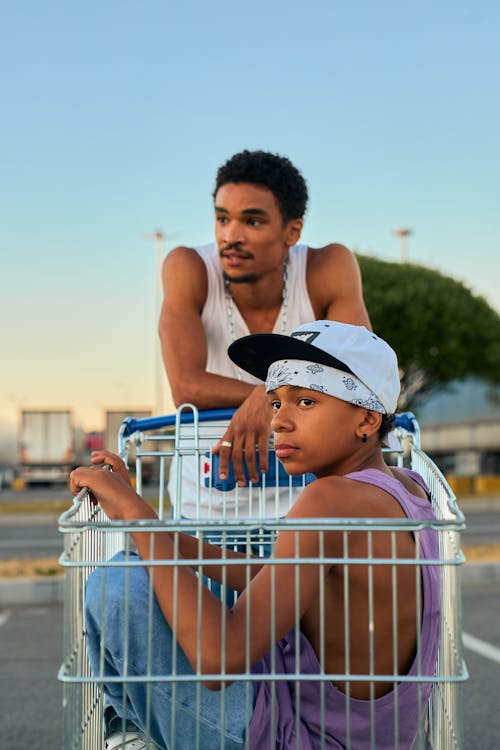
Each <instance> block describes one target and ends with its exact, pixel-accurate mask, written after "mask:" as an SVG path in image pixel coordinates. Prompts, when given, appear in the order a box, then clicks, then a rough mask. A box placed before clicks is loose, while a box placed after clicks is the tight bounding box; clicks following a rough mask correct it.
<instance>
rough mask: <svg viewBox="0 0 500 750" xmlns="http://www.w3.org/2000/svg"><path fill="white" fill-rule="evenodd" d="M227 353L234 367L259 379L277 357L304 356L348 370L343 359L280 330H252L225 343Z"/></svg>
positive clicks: (265, 375)
mask: <svg viewBox="0 0 500 750" xmlns="http://www.w3.org/2000/svg"><path fill="white" fill-rule="evenodd" d="M227 353H228V355H229V357H230V359H232V361H233V362H234V363H235V364H236V365H238V367H240V368H241V369H242V370H245V371H246V372H249V373H250V375H254V376H255V377H256V378H259V380H265V379H266V377H267V371H268V369H269V367H270V366H271V365H272V364H273V362H277V361H278V360H280V359H304V360H306V361H311V362H317V363H318V364H320V365H328V367H335V368H337V370H342V371H343V372H351V373H352V370H351V369H350V368H349V367H348V366H347V365H346V364H345V363H344V362H341V361H340V360H339V359H337V358H336V357H334V356H332V355H331V354H328V352H325V351H323V349H320V348H319V347H317V346H314V344H309V343H307V342H306V341H302V340H301V339H299V338H293V336H284V335H283V334H280V333H252V334H250V336H244V337H243V338H241V339H236V341H233V343H232V344H231V345H230V346H229V348H228V350H227Z"/></svg>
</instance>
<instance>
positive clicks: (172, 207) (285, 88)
mask: <svg viewBox="0 0 500 750" xmlns="http://www.w3.org/2000/svg"><path fill="white" fill-rule="evenodd" d="M499 29H500V5H499V4H498V3H497V2H496V1H494V0H491V1H490V2H485V1H482V0H479V2H472V1H471V2H463V1H462V0H441V2H436V1H435V0H433V1H432V2H430V1H429V0H424V1H423V2H419V3H409V2H403V1H402V0H399V1H397V2H396V1H395V2H386V1H384V0H379V2H376V3H375V2H372V1H371V0H357V1H354V0H353V1H352V2H345V1H343V2H340V1H338V0H310V1H309V2H308V3H305V2H297V1H296V0H287V1H286V2H285V1H284V0H276V1H274V2H273V0H266V2H264V1H263V0H255V1H254V2H252V3H241V2H234V0H233V2H228V1H227V0H221V1H220V2H218V3H209V2H205V1H203V2H202V1H201V0H198V1H197V2H193V0H184V2H182V3H180V2H179V3H175V4H174V3H172V2H168V0H162V2H148V0H145V1H144V2H138V1H137V2H130V0H128V1H127V0H120V2H118V0H108V1H105V2H96V1H95V0H89V1H88V2H85V3H83V2H82V3H68V2H62V0H61V1H60V2H53V1H51V0H46V1H45V2H38V1H35V0H19V2H16V3H11V4H9V5H8V6H5V7H4V8H3V10H2V11H1V15H0V63H1V64H0V69H1V73H0V77H1V91H2V125H1V129H2V139H1V148H2V159H1V165H2V166H1V170H0V184H1V187H2V201H1V205H2V220H1V222H0V248H1V253H2V266H1V275H0V316H1V321H2V323H1V325H2V343H1V347H2V380H1V390H0V420H14V419H15V418H16V414H17V412H18V410H19V408H21V407H35V406H41V407H50V406H54V407H70V408H73V409H74V411H75V413H76V416H77V419H78V421H79V422H80V423H82V424H83V425H84V426H85V427H87V428H91V427H100V426H101V422H102V416H101V415H102V413H103V411H104V409H106V408H121V407H122V406H123V407H125V408H134V407H136V408H139V407H143V408H154V407H155V346H156V332H155V329H156V315H157V304H158V296H157V291H156V280H155V273H156V255H155V247H154V243H153V241H152V240H151V239H147V238H146V237H145V233H147V232H151V231H153V230H155V229H157V228H159V229H162V230H163V231H164V232H165V233H166V234H167V235H169V234H171V235H172V236H171V238H170V239H168V240H167V247H169V246H171V245H174V244H180V243H184V244H194V243H197V242H204V241H209V240H210V239H211V238H212V212H211V191H212V185H213V179H214V175H215V171H216V169H217V167H218V166H219V165H220V164H221V163H222V162H223V161H224V160H225V159H226V158H228V157H229V156H231V155H232V154H233V153H234V152H236V151H239V150H241V149H242V148H264V149H268V150H272V151H277V152H280V153H282V154H286V155H287V156H289V157H290V158H291V159H292V161H294V162H295V163H296V165H297V166H298V167H299V168H300V169H301V170H302V171H303V173H304V175H305V177H306V179H307V181H308V185H309V189H310V208H309V212H308V215H307V219H306V225H305V230H304V233H303V239H304V240H305V241H307V242H309V243H310V244H311V245H313V246H315V245H319V244H325V243H326V242H331V241H338V242H342V243H344V244H346V245H348V246H349V247H351V248H352V249H354V250H359V251H362V252H367V253H372V254H375V255H377V256H379V257H381V258H385V259H388V260H398V259H399V243H398V240H397V239H396V238H395V237H394V236H393V234H392V231H393V229H394V228H395V227H398V226H406V227H410V228H412V229H413V230H414V234H413V235H412V237H411V238H410V243H409V254H410V260H413V261H415V262H418V263H423V264H425V265H430V266H432V267H435V268H438V269H440V270H442V271H445V272H446V273H449V274H450V275H453V276H454V277H456V278H458V279H461V280H463V281H465V282H466V283H467V284H468V285H469V286H470V287H471V288H472V289H473V291H474V292H476V293H479V294H482V295H484V296H485V297H486V298H487V299H488V301H489V302H490V303H491V304H492V305H493V306H495V307H496V308H497V309H499V307H500V303H499V297H498V285H499V266H500V261H499V257H500V212H499V205H500V190H499V179H500V177H499V175H500V152H499V148H498V133H499V132H500V122H499V120H500V117H499V113H500V104H499V96H498V92H499V90H500V82H499V77H500V76H499V71H500V59H499V58H500V55H499V51H498V50H499V35H500V32H499Z"/></svg>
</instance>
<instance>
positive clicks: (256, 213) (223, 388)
mask: <svg viewBox="0 0 500 750" xmlns="http://www.w3.org/2000/svg"><path fill="white" fill-rule="evenodd" d="M307 200H308V194H307V187H306V183H305V180H304V178H303V177H302V175H301V174H300V172H299V171H298V170H297V169H296V167H295V166H294V165H293V164H292V163H291V162H290V161H289V160H288V159H287V158H285V157H282V156H279V155H277V154H272V153H268V152H264V151H243V152H241V153H238V154H236V155H234V156H233V157H232V158H231V159H229V160H228V161H227V162H226V163H225V164H224V165H223V166H222V167H221V168H220V169H219V171H218V173H217V178H216V184H215V190H214V210H215V240H216V241H215V243H214V244H210V245H205V246H203V247H197V248H190V247H177V248H175V249H174V250H172V251H171V252H170V253H169V254H168V256H167V258H166V259H165V261H164V265H163V291H164V302H163V307H162V311H161V317H160V324H159V333H160V338H161V343H162V352H163V360H164V363H165V367H166V371H167V375H168V379H169V382H170V386H171V390H172V395H173V399H174V403H175V405H176V406H179V405H180V404H182V403H192V404H194V405H195V406H196V407H197V408H198V409H220V408H232V407H235V408H236V409H237V410H236V412H235V414H234V417H233V418H232V420H231V421H230V423H229V424H228V425H227V428H226V429H225V432H224V434H223V436H222V439H221V440H220V441H219V443H218V444H217V445H216V446H215V449H214V452H216V453H217V452H219V453H220V477H221V479H225V478H226V476H227V472H228V464H229V459H230V458H231V459H232V462H233V466H234V474H235V479H236V481H237V483H238V484H240V485H243V484H244V483H245V476H244V470H243V458H244V459H245V461H246V464H247V466H248V471H249V476H250V479H251V481H252V482H256V481H257V480H258V472H257V466H256V448H257V449H258V452H259V460H260V467H261V469H262V470H264V471H265V470H266V469H267V466H268V459H267V449H268V441H269V436H270V431H271V430H270V422H271V412H270V408H269V405H268V403H267V402H266V399H265V393H264V388H263V386H262V385H259V384H258V381H257V380H256V379H255V378H253V377H252V376H251V375H249V374H248V373H245V372H243V371H242V370H241V369H240V368H238V367H237V366H236V365H235V364H234V363H232V362H231V361H230V360H229V358H228V356H227V347H228V346H229V345H230V344H231V343H232V341H234V340H235V339H237V338H239V337H241V336H244V335H247V334H249V333H271V332H274V333H282V334H288V333H290V331H291V330H293V329H294V328H295V327H296V326H298V325H300V324H301V323H303V322H305V321H307V320H313V319H322V318H323V319H330V320H337V321H340V322H347V323H354V324H357V325H365V326H367V327H370V323H369V319H368V314H367V311H366V308H365V305H364V302H363V297H362V287H361V277H360V273H359V268H358V264H357V262H356V259H355V257H354V255H353V254H352V253H351V252H350V251H349V250H348V249H347V248H346V247H344V246H343V245H339V244H328V245H325V246H324V247H322V248H317V249H313V248H309V247H308V246H307V245H304V244H299V240H300V236H301V232H302V227H303V222H304V214H305V211H306V206H307ZM197 474H198V470H197V469H196V466H195V465H191V464H190V462H189V459H187V458H185V459H184V461H183V480H182V488H183V494H184V492H185V494H186V496H188V497H190V498H193V497H195V494H196V493H195V492H194V490H195V489H196V488H195V484H198V485H199V479H197ZM171 481H173V479H172V477H171ZM245 492H246V490H245V491H243V490H237V491H236V492H233V493H224V496H223V497H222V495H221V493H217V492H216V491H212V492H211V493H210V497H208V495H209V493H208V492H207V493H206V496H205V497H203V493H204V491H203V490H202V493H201V494H202V496H201V498H200V503H201V507H202V509H203V506H204V505H205V506H207V507H208V505H209V504H210V513H209V515H222V514H223V513H224V514H226V515H227V514H228V513H229V514H230V515H231V514H236V515H239V514H241V513H242V512H243V513H244V512H245V511H244V508H245V504H248V498H247V497H246V496H245ZM284 494H285V496H286V497H287V498H288V492H286V493H284ZM217 495H221V497H220V499H217ZM272 495H273V496H272V498H271V499H269V502H268V504H269V506H270V507H269V509H268V512H267V513H266V515H276V514H282V513H283V512H284V511H285V510H286V508H284V507H283V508H282V507H281V506H280V503H279V502H278V504H277V503H276V501H275V496H274V493H272ZM200 503H199V504H200ZM206 510H207V508H206V507H205V509H204V510H203V512H202V515H206ZM197 512H199V507H197V508H195V507H194V506H193V507H190V506H189V505H185V504H184V503H183V506H182V513H183V515H186V516H189V517H194V516H196V515H197Z"/></svg>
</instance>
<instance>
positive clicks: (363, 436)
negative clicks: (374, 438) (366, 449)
mask: <svg viewBox="0 0 500 750" xmlns="http://www.w3.org/2000/svg"><path fill="white" fill-rule="evenodd" d="M361 440H362V441H363V443H366V441H367V440H368V437H367V435H366V432H363V434H362V435H361Z"/></svg>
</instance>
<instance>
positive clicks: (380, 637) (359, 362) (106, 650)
mask: <svg viewBox="0 0 500 750" xmlns="http://www.w3.org/2000/svg"><path fill="white" fill-rule="evenodd" d="M229 355H230V356H231V358H232V359H233V361H234V362H236V364H237V365H238V366H239V367H241V368H243V369H245V370H247V371H248V372H250V373H251V374H252V375H255V376H257V377H259V378H261V379H262V380H265V382H266V391H267V393H268V397H269V400H270V403H271V405H272V409H273V412H274V416H273V423H272V428H273V431H274V445H275V450H276V453H277V456H278V458H279V459H280V461H281V462H282V463H283V464H284V466H285V468H286V469H287V471H288V472H289V473H291V474H304V473H306V472H312V473H313V474H315V475H316V477H317V479H316V480H315V481H314V482H312V483H311V484H309V485H308V486H307V487H305V488H304V490H303V491H302V493H301V494H300V497H299V498H298V500H297V502H296V503H295V505H294V506H293V507H292V509H291V511H290V512H289V514H288V516H287V519H286V520H285V521H284V522H282V525H283V529H282V530H280V531H279V533H278V536H277V539H276V542H275V545H274V551H273V555H272V557H271V558H270V559H269V560H259V559H258V558H252V559H251V558H244V557H243V556H242V555H240V554H239V553H236V552H233V551H230V550H223V549H221V548H219V547H216V546H212V545H210V544H208V543H202V542H201V541H199V540H198V539H196V538H194V537H192V536H190V535H185V534H180V533H179V529H178V528H177V530H172V531H168V530H167V531H160V530H159V531H155V532H153V531H151V527H150V528H149V530H148V531H141V530H139V529H140V522H142V521H144V522H145V523H146V524H147V522H148V521H149V522H150V523H151V522H153V521H154V520H155V519H156V514H155V512H154V510H153V509H152V508H151V507H150V506H149V505H148V504H147V503H146V502H145V501H144V500H143V499H142V498H141V497H140V496H138V495H137V494H136V493H135V491H134V489H133V488H132V486H131V485H130V483H129V480H128V475H127V472H126V469H125V467H124V465H123V463H122V462H121V461H120V459H119V458H118V457H117V456H115V455H113V454H110V453H107V452H97V453H95V454H93V457H92V461H93V462H94V463H101V464H102V463H104V464H106V465H107V466H106V468H109V467H111V469H112V471H111V472H110V471H109V470H108V471H106V470H104V469H103V468H102V467H98V466H94V467H91V468H79V469H77V470H76V471H74V472H73V473H72V475H71V489H72V491H73V493H75V494H76V493H77V492H79V491H80V489H81V488H82V487H88V488H89V490H90V492H91V494H92V495H93V496H94V498H95V499H96V500H97V501H98V502H99V503H100V504H101V506H102V508H103V509H104V511H105V512H106V514H107V515H108V517H109V518H110V519H111V521H126V522H129V524H130V526H127V530H129V531H130V532H131V536H132V538H133V540H134V542H135V545H136V547H137V552H138V555H139V557H137V556H136V555H135V553H120V555H117V556H116V557H115V558H113V560H112V561H111V564H108V565H105V566H103V567H102V568H98V569H97V570H96V571H95V572H94V573H92V574H91V576H90V577H89V580H88V584H87V611H86V630H87V649H88V653H89V658H90V662H91V666H92V671H93V675H94V678H95V679H96V681H99V682H102V683H103V690H104V695H105V704H106V706H107V708H106V715H107V720H108V729H107V732H108V739H107V745H106V747H107V748H110V749H111V748H121V747H123V748H127V749H128V750H135V749H136V748H149V747H156V746H158V747H160V748H174V747H175V748H178V749H179V748H189V749H190V750H191V748H194V747H196V746H197V743H198V744H199V747H201V748H203V750H210V749H211V748H221V747H224V748H241V747H244V746H245V743H246V747H247V748H252V749H253V748H255V749H258V750H261V749H262V750H263V749H264V748H265V749H266V750H268V749H269V748H274V747H276V748H278V747H279V748H300V750H308V749H311V750H312V749H313V748H314V749H316V748H318V750H319V748H323V747H325V748H342V747H346V746H347V747H352V748H356V750H359V749H360V748H361V749H363V748H369V747H376V748H378V749H379V748H394V747H399V748H410V747H411V746H412V744H413V742H414V740H415V737H416V735H417V732H418V731H419V725H421V724H422V717H423V715H424V714H425V707H426V704H427V701H428V697H429V693H430V689H431V686H432V676H433V675H434V673H435V667H436V658H437V651H438V642H439V573H438V569H437V568H436V566H435V565H432V564H429V562H430V561H436V560H437V559H438V549H437V535H436V532H435V531H433V530H432V529H430V528H423V529H422V531H419V532H418V534H417V535H415V534H413V533H411V532H410V531H408V530H407V529H405V527H404V525H401V523H400V522H401V521H402V520H405V519H406V520H407V519H418V520H422V521H431V520H432V519H433V518H434V515H433V511H432V507H431V503H430V501H429V491H428V489H427V487H426V486H425V484H424V482H423V480H422V479H421V477H420V476H419V475H418V474H416V473H415V472H412V471H410V470H408V469H402V468H398V469H396V468H392V467H391V468H390V467H389V466H387V465H386V463H385V462H384V459H383V455H382V450H381V443H382V441H383V439H384V437H385V435H386V434H387V432H388V430H389V429H390V427H391V424H392V421H393V415H394V412H395V410H396V404H397V399H398V395H399V387H400V386H399V374H398V365H397V359H396V355H395V354H394V352H393V350H392V349H391V348H390V347H389V345H388V344H387V343H386V342H385V341H383V340H382V339H380V338H379V337H377V336H376V335H375V334H373V333H371V332H369V331H368V330H367V329H366V328H364V327H362V326H354V325H348V324H344V323H336V322H333V321H328V320H323V321H316V322H314V323H310V324H304V325H302V326H300V327H299V328H297V329H296V330H295V331H294V332H293V333H292V334H291V336H284V335H278V334H255V335H250V336H246V337H244V338H242V339H239V340H237V341H235V342H234V343H233V344H232V345H231V347H230V348H229ZM332 518H333V519H346V518H349V519H353V524H352V530H349V531H339V530H328V528H327V529H326V530H325V529H322V528H321V523H322V522H327V521H328V520H331V519H332ZM302 519H310V520H311V522H310V523H308V522H306V521H304V522H303V528H301V530H300V531H293V530H288V531H287V530H286V524H287V523H288V524H293V523H294V522H297V523H299V522H302ZM367 519H383V520H384V523H383V524H382V525H380V523H379V526H378V527H377V526H376V525H374V526H373V527H370V524H369V523H368V522H367ZM356 522H357V523H356ZM169 523H170V524H171V525H175V522H172V521H171V522H163V527H162V528H165V526H167V527H168V524H169ZM232 523H233V526H234V523H235V522H234V521H233V522H232ZM363 523H364V524H365V526H364V527H363ZM398 523H399V524H400V525H399V529H398ZM299 525H300V524H299ZM391 528H393V529H394V528H395V529H396V531H391ZM367 529H370V530H367ZM375 529H377V530H375ZM200 554H202V557H203V561H204V564H203V572H204V573H207V574H208V575H209V576H210V577H212V578H214V579H216V580H219V581H224V583H226V584H227V585H229V586H231V587H232V588H234V589H236V590H237V591H239V592H240V594H239V597H238V599H237V601H236V603H235V604H234V606H233V607H232V609H228V608H227V606H226V604H225V603H223V602H221V601H220V600H219V599H218V598H216V597H215V596H214V595H213V594H212V593H211V592H210V591H209V589H208V588H206V587H205V586H204V585H202V583H201V579H200V577H199V575H197V572H196V571H197V570H198V566H199V562H196V563H195V562H194V561H198V558H199V557H200ZM140 558H142V560H143V561H149V562H151V561H153V560H154V561H160V562H157V564H156V565H154V566H151V565H149V567H148V568H146V567H144V566H143V565H142V560H140ZM221 558H224V559H225V564H224V565H221V564H220V562H219V561H220V560H221ZM242 558H243V559H247V561H248V564H241V562H240V564H237V563H238V561H241V559H242ZM172 560H174V561H175V560H176V561H179V562H184V561H186V560H188V561H189V560H192V561H193V564H192V567H191V566H190V565H187V564H184V565H181V564H177V565H175V564H174V565H172V564H170V565H168V564H163V565H162V564H161V561H167V562H168V561H172ZM377 561H378V563H379V564H377ZM401 561H404V562H405V563H406V564H398V563H401ZM412 561H413V565H412V564H411V562H412ZM388 562H389V564H388ZM422 562H423V563H424V564H422V565H421V564H420V563H422ZM425 562H427V563H428V564H425ZM231 563H233V564H231ZM193 568H194V570H193ZM151 581H152V584H151V585H150V582H151ZM153 589H154V597H153V596H152V595H151V592H152V590H153ZM174 634H175V637H174ZM179 647H180V648H179ZM193 675H194V676H193ZM325 675H326V677H325ZM158 676H160V680H158ZM245 676H246V679H245ZM161 678H163V679H161ZM412 678H415V679H412ZM424 678H427V679H424ZM127 680H128V681H127ZM130 680H131V681H130ZM250 680H251V681H250ZM249 686H250V687H249ZM153 741H154V743H156V744H154V743H153Z"/></svg>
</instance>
